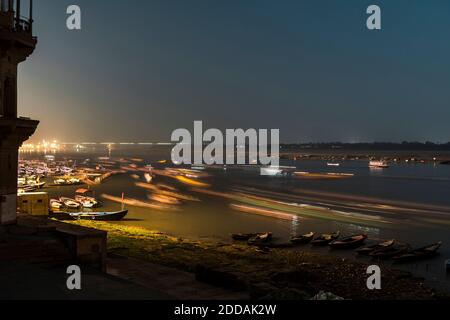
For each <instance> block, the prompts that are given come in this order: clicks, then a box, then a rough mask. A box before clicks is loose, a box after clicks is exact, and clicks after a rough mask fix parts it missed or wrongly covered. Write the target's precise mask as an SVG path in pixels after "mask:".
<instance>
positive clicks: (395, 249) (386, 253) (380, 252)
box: [369, 244, 410, 260]
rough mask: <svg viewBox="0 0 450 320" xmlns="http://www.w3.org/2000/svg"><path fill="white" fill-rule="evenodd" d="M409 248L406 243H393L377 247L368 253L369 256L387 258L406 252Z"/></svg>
mask: <svg viewBox="0 0 450 320" xmlns="http://www.w3.org/2000/svg"><path fill="white" fill-rule="evenodd" d="M409 250H410V246H409V245H408V244H394V245H392V246H389V247H386V248H381V249H377V250H375V251H373V252H371V253H369V256H371V257H372V258H374V259H380V260H387V259H390V258H392V257H395V256H398V255H400V254H402V253H406V252H408V251H409Z"/></svg>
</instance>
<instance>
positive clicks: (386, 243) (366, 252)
mask: <svg viewBox="0 0 450 320" xmlns="http://www.w3.org/2000/svg"><path fill="white" fill-rule="evenodd" d="M394 243H395V240H388V241H384V242H377V243H375V244H372V245H368V246H365V247H362V248H359V249H357V250H356V253H357V254H360V255H369V254H370V253H371V252H374V251H375V250H379V249H384V248H389V247H391V246H393V245H394Z"/></svg>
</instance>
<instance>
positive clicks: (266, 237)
mask: <svg viewBox="0 0 450 320" xmlns="http://www.w3.org/2000/svg"><path fill="white" fill-rule="evenodd" d="M271 239H272V232H265V233H260V234H258V235H256V236H254V237H251V238H250V239H248V244H250V245H259V244H264V243H267V242H269V241H270V240H271Z"/></svg>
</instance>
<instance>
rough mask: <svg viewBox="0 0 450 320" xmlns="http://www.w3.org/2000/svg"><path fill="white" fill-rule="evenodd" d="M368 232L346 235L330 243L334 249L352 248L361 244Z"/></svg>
mask: <svg viewBox="0 0 450 320" xmlns="http://www.w3.org/2000/svg"><path fill="white" fill-rule="evenodd" d="M366 239H367V235H366V234H359V235H355V236H350V237H346V238H343V239H340V240H334V241H332V242H330V243H329V244H328V245H329V246H330V247H331V248H333V249H351V248H356V247H359V246H361V245H362V244H363V243H364V241H366Z"/></svg>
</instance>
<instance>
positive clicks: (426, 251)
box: [393, 241, 442, 262]
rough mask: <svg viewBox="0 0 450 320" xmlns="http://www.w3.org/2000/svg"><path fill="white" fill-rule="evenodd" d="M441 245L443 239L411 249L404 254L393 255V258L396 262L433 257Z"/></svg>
mask: <svg viewBox="0 0 450 320" xmlns="http://www.w3.org/2000/svg"><path fill="white" fill-rule="evenodd" d="M441 245H442V241H439V242H437V243H433V244H430V245H428V246H425V247H422V248H419V249H415V250H411V251H409V252H407V253H404V254H399V255H397V256H395V257H393V259H394V261H395V262H410V261H415V260H423V259H428V258H432V257H434V256H435V255H436V254H437V251H438V250H439V248H440V247H441Z"/></svg>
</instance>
